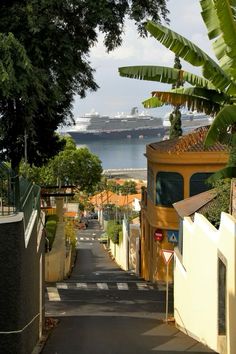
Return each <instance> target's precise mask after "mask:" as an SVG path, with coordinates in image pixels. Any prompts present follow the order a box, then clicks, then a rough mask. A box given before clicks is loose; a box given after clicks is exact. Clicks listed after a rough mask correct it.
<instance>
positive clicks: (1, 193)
mask: <svg viewBox="0 0 236 354" xmlns="http://www.w3.org/2000/svg"><path fill="white" fill-rule="evenodd" d="M16 210H17V200H16V176H15V175H14V173H13V171H12V170H11V169H10V168H9V167H8V166H7V165H6V164H5V163H3V162H0V216H5V215H11V214H15V213H16Z"/></svg>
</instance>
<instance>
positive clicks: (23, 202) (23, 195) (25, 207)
mask: <svg viewBox="0 0 236 354" xmlns="http://www.w3.org/2000/svg"><path fill="white" fill-rule="evenodd" d="M20 211H22V212H23V213H24V221H25V228H26V227H27V225H28V223H29V220H30V218H31V215H32V213H33V211H37V218H39V214H40V187H39V186H37V185H36V184H33V183H31V182H29V181H28V180H26V179H24V178H20Z"/></svg>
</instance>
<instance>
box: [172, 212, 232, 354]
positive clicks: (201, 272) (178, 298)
mask: <svg viewBox="0 0 236 354" xmlns="http://www.w3.org/2000/svg"><path fill="white" fill-rule="evenodd" d="M235 235H236V232H235V220H234V218H233V217H232V216H231V215H228V214H226V213H222V215H221V224H220V228H219V230H217V229H215V228H214V227H213V226H212V225H211V224H210V223H209V222H208V220H206V219H205V218H204V217H203V216H202V215H201V214H197V213H196V214H195V220H194V222H192V220H191V219H190V218H185V219H184V228H183V255H182V259H181V258H180V257H179V258H178V255H177V252H176V255H175V270H174V282H175V286H174V316H175V320H176V324H177V325H178V326H179V327H180V328H181V329H182V330H184V331H185V332H186V333H187V334H188V335H190V336H193V337H195V338H196V339H197V340H199V341H201V342H202V343H204V344H206V345H207V346H209V347H210V348H212V349H213V350H215V351H217V352H218V351H219V352H220V353H227V354H233V353H236V336H235V328H236V316H235V314H236V296H235V295H236V291H235V290H236V279H235V278H236V276H235V259H236V257H235V253H236V236H235ZM218 252H220V253H221V254H222V255H223V257H224V258H225V260H226V263H227V280H226V282H227V350H226V351H225V350H223V349H220V344H219V339H220V338H219V336H218ZM232 314H234V315H232Z"/></svg>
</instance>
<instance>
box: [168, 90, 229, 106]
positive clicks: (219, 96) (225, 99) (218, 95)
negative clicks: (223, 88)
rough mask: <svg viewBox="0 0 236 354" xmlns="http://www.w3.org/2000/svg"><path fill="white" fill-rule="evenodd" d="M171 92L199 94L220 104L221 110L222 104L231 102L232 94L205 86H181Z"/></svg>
mask: <svg viewBox="0 0 236 354" xmlns="http://www.w3.org/2000/svg"><path fill="white" fill-rule="evenodd" d="M171 92H176V93H181V94H187V95H192V96H198V97H202V98H204V99H207V100H211V101H213V102H214V103H217V104H219V110H220V106H221V105H225V104H226V103H228V104H230V103H231V97H230V96H228V95H226V94H224V93H223V92H219V91H217V90H209V89H206V88H203V87H180V88H178V89H175V90H172V91H171Z"/></svg>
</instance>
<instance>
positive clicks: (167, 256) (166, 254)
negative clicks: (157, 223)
mask: <svg viewBox="0 0 236 354" xmlns="http://www.w3.org/2000/svg"><path fill="white" fill-rule="evenodd" d="M161 252H162V256H163V258H164V261H165V264H166V322H168V312H169V279H168V275H169V263H170V261H171V259H172V257H173V255H174V251H172V250H164V249H163V250H161Z"/></svg>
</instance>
